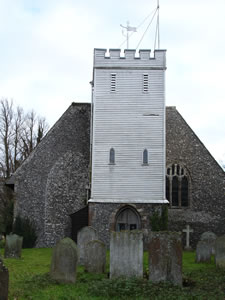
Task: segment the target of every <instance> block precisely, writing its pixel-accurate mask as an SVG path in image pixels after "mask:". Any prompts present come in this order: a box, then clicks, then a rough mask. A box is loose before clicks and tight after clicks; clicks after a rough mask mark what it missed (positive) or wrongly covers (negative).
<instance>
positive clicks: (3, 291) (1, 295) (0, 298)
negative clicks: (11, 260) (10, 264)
mask: <svg viewBox="0 0 225 300" xmlns="http://www.w3.org/2000/svg"><path fill="white" fill-rule="evenodd" d="M8 288H9V272H8V269H7V268H6V267H5V266H4V264H3V261H2V259H1V258H0V300H8Z"/></svg>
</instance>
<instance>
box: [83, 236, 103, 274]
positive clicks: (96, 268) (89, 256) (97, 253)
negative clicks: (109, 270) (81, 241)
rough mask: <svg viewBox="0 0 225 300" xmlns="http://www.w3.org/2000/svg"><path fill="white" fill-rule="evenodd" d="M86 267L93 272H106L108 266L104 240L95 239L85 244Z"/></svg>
mask: <svg viewBox="0 0 225 300" xmlns="http://www.w3.org/2000/svg"><path fill="white" fill-rule="evenodd" d="M84 253H85V263H84V268H85V270H86V271H87V272H91V273H104V272H105V266H106V246H105V244H104V243H103V242H102V241H99V240H93V241H90V242H88V243H87V244H86V246H85V250H84Z"/></svg>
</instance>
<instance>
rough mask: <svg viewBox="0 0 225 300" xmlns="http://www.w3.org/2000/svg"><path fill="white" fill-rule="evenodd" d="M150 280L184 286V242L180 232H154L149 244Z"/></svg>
mask: <svg viewBox="0 0 225 300" xmlns="http://www.w3.org/2000/svg"><path fill="white" fill-rule="evenodd" d="M149 280H151V281H153V282H160V281H169V282H171V283H173V284H175V285H180V286H181V285H182V242H181V234H180V233H178V232H152V233H151V235H150V243H149Z"/></svg>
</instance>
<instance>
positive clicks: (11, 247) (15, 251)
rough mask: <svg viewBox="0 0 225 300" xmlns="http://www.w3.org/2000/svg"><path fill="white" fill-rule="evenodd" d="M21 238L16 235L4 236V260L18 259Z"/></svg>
mask: <svg viewBox="0 0 225 300" xmlns="http://www.w3.org/2000/svg"><path fill="white" fill-rule="evenodd" d="M22 245H23V237H22V236H19V235H17V234H10V235H7V236H6V240H5V253H4V257H5V258H20V257H21V252H22Z"/></svg>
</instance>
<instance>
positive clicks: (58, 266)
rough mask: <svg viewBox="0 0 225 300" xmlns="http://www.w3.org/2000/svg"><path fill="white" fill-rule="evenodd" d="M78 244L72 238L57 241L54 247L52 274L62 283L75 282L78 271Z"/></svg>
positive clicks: (52, 276)
mask: <svg viewBox="0 0 225 300" xmlns="http://www.w3.org/2000/svg"><path fill="white" fill-rule="evenodd" d="M77 261H78V253H77V246H76V244H75V242H74V241H73V240H71V239H70V238H65V239H63V240H61V241H59V242H58V243H57V245H56V246H55V248H54V249H53V254H52V262H51V270H50V276H51V278H53V279H54V280H57V281H58V282H61V283H75V281H76V273H77Z"/></svg>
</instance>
